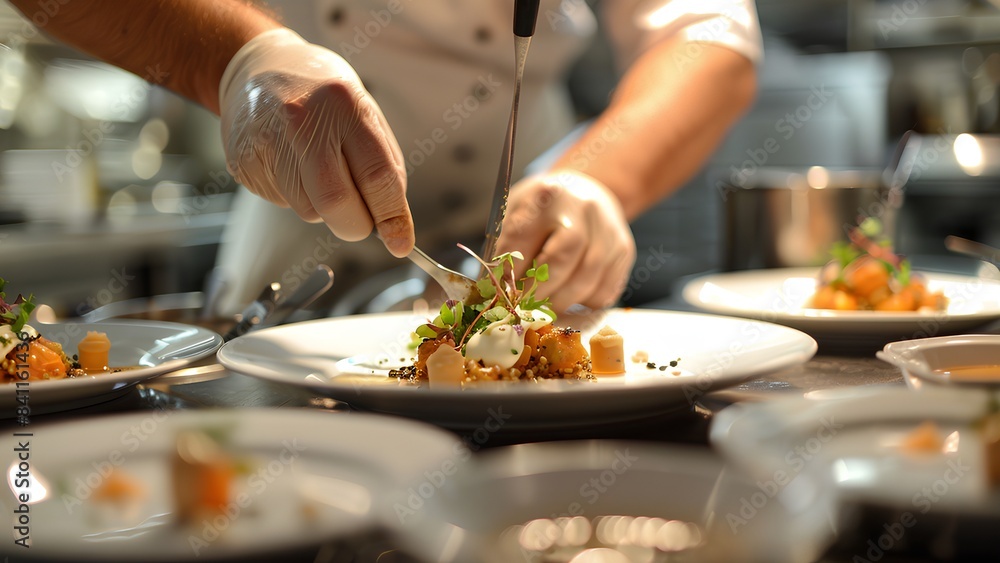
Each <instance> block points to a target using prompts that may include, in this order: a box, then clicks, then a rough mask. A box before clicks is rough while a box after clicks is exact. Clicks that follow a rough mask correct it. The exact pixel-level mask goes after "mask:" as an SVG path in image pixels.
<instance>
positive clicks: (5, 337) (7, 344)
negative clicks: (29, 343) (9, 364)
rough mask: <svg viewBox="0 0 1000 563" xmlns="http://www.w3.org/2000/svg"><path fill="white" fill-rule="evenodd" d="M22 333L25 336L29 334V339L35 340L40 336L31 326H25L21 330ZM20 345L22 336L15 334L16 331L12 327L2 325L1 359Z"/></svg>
mask: <svg viewBox="0 0 1000 563" xmlns="http://www.w3.org/2000/svg"><path fill="white" fill-rule="evenodd" d="M21 331H22V332H23V333H24V334H27V335H28V337H29V338H35V337H37V336H38V331H37V330H35V329H34V327H32V326H31V325H27V324H26V325H24V328H23V329H21ZM20 343H21V337H20V335H19V334H18V333H16V332H14V329H13V328H12V327H11V326H10V325H0V358H2V357H4V356H6V355H7V354H10V351H11V350H13V349H14V348H15V347H17V345H18V344H20Z"/></svg>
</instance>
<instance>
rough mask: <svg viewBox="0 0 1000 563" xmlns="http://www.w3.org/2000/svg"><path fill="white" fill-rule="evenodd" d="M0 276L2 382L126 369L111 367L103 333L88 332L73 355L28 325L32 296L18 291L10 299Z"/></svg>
mask: <svg viewBox="0 0 1000 563" xmlns="http://www.w3.org/2000/svg"><path fill="white" fill-rule="evenodd" d="M6 284H7V282H6V280H4V279H3V278H0V373H2V378H0V379H2V381H4V382H13V381H44V380H49V379H65V378H67V377H80V376H85V375H94V374H96V373H103V372H114V371H120V370H121V369H127V368H109V367H108V352H109V351H110V349H111V342H110V341H109V340H108V337H107V335H106V334H104V333H100V332H93V331H91V332H88V333H87V335H86V336H85V337H84V338H83V339H82V340H81V341H80V343H79V344H78V346H77V348H78V354H75V355H73V356H72V357H71V356H69V355H67V354H66V352H65V350H63V346H62V344H60V343H59V342H56V341H54V340H49V339H47V338H45V337H44V336H42V335H41V334H39V333H38V331H37V330H36V329H35V328H34V327H32V326H31V325H29V324H28V319H29V318H30V317H31V312H32V311H33V310H34V309H35V302H34V299H33V296H31V295H29V296H28V297H25V296H23V295H21V294H18V295H17V297H16V298H15V299H14V300H13V301H11V302H8V301H7V295H6V293H5V292H4V287H5V286H6Z"/></svg>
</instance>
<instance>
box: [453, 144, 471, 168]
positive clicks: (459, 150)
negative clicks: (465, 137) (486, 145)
mask: <svg viewBox="0 0 1000 563" xmlns="http://www.w3.org/2000/svg"><path fill="white" fill-rule="evenodd" d="M451 157H452V158H453V159H455V162H458V163H461V164H465V163H467V162H472V159H474V158H476V149H475V147H473V146H472V145H471V144H469V143H458V144H457V145H455V148H454V149H452V151H451Z"/></svg>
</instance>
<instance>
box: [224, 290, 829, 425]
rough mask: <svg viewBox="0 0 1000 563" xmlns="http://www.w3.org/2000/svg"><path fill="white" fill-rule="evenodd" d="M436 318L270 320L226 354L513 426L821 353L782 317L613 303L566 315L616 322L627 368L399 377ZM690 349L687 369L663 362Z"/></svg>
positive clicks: (338, 389)
mask: <svg viewBox="0 0 1000 563" xmlns="http://www.w3.org/2000/svg"><path fill="white" fill-rule="evenodd" d="M428 317H431V318H433V314H431V315H417V314H414V313H389V314H378V315H357V316H349V317H339V318H331V319H321V320H317V321H310V322H304V323H297V324H291V325H286V326H281V327H275V328H270V329H264V330H261V331H258V332H254V333H251V334H248V335H246V336H243V337H241V338H237V339H234V340H232V341H230V342H228V343H226V345H225V346H223V348H222V349H221V350H220V351H219V354H218V358H219V361H220V362H221V363H222V364H223V365H225V366H226V367H227V368H229V369H232V370H234V371H237V372H240V373H244V374H247V375H251V376H255V377H260V378H263V379H266V380H269V381H273V382H277V383H283V384H287V385H293V386H297V387H302V388H307V389H309V390H311V391H312V392H315V393H318V394H321V395H324V396H328V397H332V398H334V399H337V400H340V401H344V402H346V403H349V404H351V405H353V406H355V407H358V408H363V409H369V410H374V411H380V412H386V413H391V414H399V415H403V416H410V417H414V418H419V419H423V420H428V421H432V422H435V423H437V424H441V425H445V426H448V427H452V428H461V429H472V430H475V429H477V428H480V427H483V426H484V425H487V426H488V427H489V428H491V429H493V430H513V429H535V428H586V427H593V425H595V424H600V423H606V422H615V421H627V420H637V419H642V418H648V417H651V416H656V415H658V414H662V413H665V412H670V411H674V410H678V409H690V408H691V407H692V405H693V402H694V401H696V400H697V398H698V397H700V396H701V395H702V394H703V393H706V392H708V391H711V390H714V389H719V388H723V387H727V386H732V385H736V384H738V383H740V382H742V381H744V380H746V379H748V378H751V377H754V376H756V375H760V374H763V373H768V372H771V371H775V370H780V369H783V368H787V367H790V366H794V365H797V364H800V363H803V362H805V361H807V360H808V359H809V358H811V357H812V356H813V354H815V352H816V342H815V341H814V340H813V339H812V338H811V337H809V336H808V335H806V334H803V333H802V332H800V331H797V330H793V329H790V328H787V327H783V326H779V325H775V324H770V323H763V322H756V321H749V320H744V319H733V318H725V317H719V316H713V315H701V314H695V313H678V312H669V311H652V310H637V309H628V310H626V309H613V310H609V311H604V312H601V313H599V314H595V315H593V316H591V317H585V318H584V317H580V318H569V317H566V318H561V319H560V320H559V322H560V323H565V324H566V325H569V326H573V327H574V328H576V329H578V330H580V331H581V337H582V339H583V340H584V341H586V340H588V339H589V338H590V336H592V335H593V334H594V333H596V332H597V331H599V330H600V329H601V328H602V327H604V326H605V325H610V326H612V327H614V328H615V330H616V331H617V332H618V333H619V334H620V335H621V337H622V340H623V343H624V354H625V358H627V360H628V366H627V370H626V371H627V372H626V373H625V374H624V375H620V376H616V377H607V378H598V379H596V380H578V381H575V380H561V379H553V380H535V381H486V382H482V383H480V384H478V385H468V386H465V387H454V386H451V387H435V386H430V385H414V384H413V383H412V382H409V381H403V380H400V379H399V378H396V377H390V376H389V374H390V371H391V370H392V369H394V368H399V367H402V366H406V365H408V364H412V362H413V358H414V354H415V351H414V350H413V349H412V348H411V347H410V343H411V334H412V333H413V330H414V327H416V326H418V325H420V324H422V323H426V322H427V321H428ZM678 358H680V362H679V363H678V366H677V367H678V368H679V369H677V370H675V369H672V368H671V369H667V370H660V369H659V368H660V367H664V366H669V362H671V361H674V360H677V359H678ZM633 359H639V360H641V361H639V362H635V361H633ZM675 372H676V373H675Z"/></svg>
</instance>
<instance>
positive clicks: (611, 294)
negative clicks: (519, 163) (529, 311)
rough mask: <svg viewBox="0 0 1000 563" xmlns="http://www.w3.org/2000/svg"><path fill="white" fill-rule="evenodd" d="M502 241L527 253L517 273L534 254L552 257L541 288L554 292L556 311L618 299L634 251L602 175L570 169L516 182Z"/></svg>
mask: <svg viewBox="0 0 1000 563" xmlns="http://www.w3.org/2000/svg"><path fill="white" fill-rule="evenodd" d="M497 247H498V252H510V251H514V250H519V251H520V252H521V253H522V254H523V255H524V257H525V260H524V261H523V262H518V263H516V265H518V266H520V268H519V270H518V271H517V272H515V273H517V274H521V273H523V272H524V270H525V269H526V268H528V267H530V266H531V263H532V260H536V261H537V262H538V263H539V264H548V266H549V280H548V281H547V282H545V283H543V284H541V285H540V286H539V288H538V292H537V293H536V295H538V296H539V297H545V296H547V297H550V298H551V300H552V305H553V308H554V309H555V310H556V312H557V313H558V312H562V311H565V310H566V309H567V308H568V307H570V306H571V305H574V304H580V305H585V306H587V307H590V308H592V309H597V308H601V307H609V306H611V305H613V304H614V303H615V302H616V301H617V300H618V298H619V296H621V294H622V291H624V289H625V284H626V283H627V282H628V277H629V274H630V273H631V271H632V264H633V263H634V262H635V256H636V249H635V240H634V239H633V238H632V231H631V229H630V228H629V225H628V221H627V220H626V218H625V213H624V212H623V211H622V207H621V204H620V203H619V202H618V198H617V197H615V195H614V194H613V193H611V191H610V190H608V188H607V187H605V186H604V185H603V184H601V183H600V182H598V181H597V180H595V179H593V178H591V177H590V176H587V175H585V174H582V173H579V172H576V171H574V170H568V169H563V170H556V171H553V172H550V173H547V174H544V175H539V176H532V177H529V178H525V179H524V180H521V181H520V182H518V183H517V184H516V185H515V186H513V187H512V188H511V192H510V198H509V200H508V203H507V215H506V217H505V219H504V223H503V230H502V231H501V235H500V240H499V241H498V242H497Z"/></svg>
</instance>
